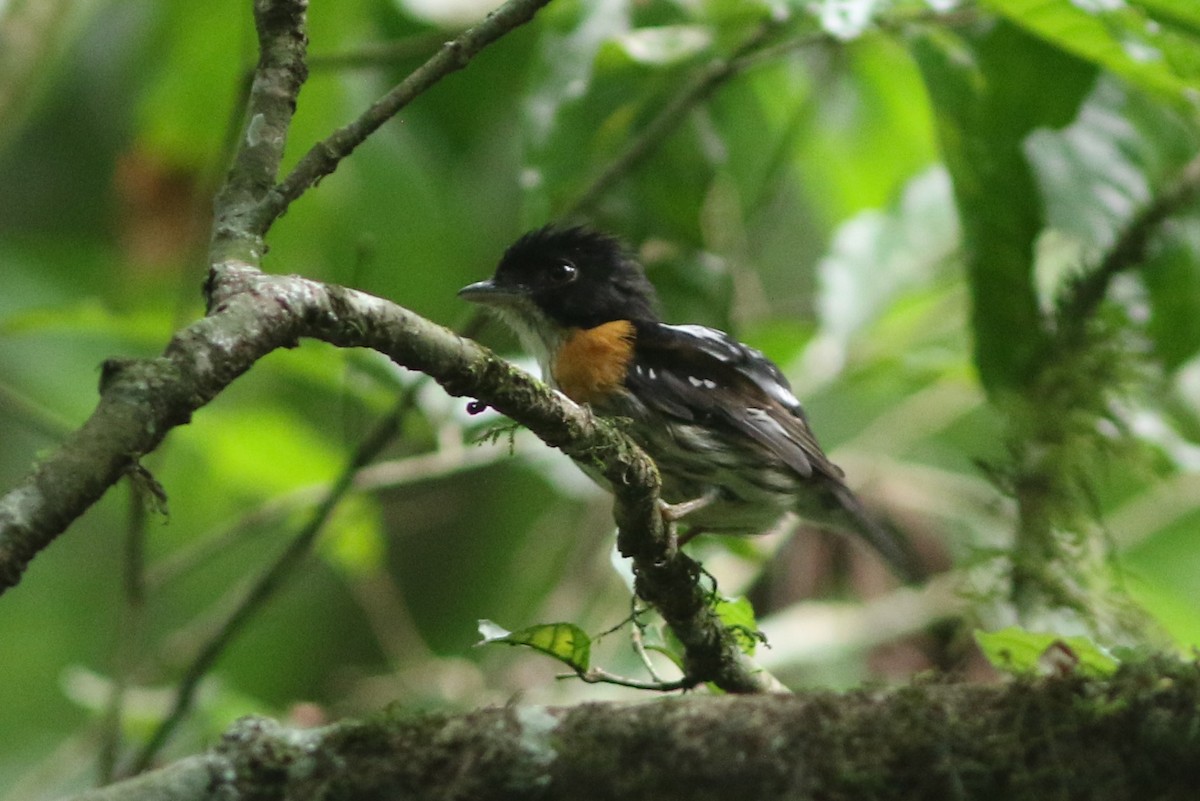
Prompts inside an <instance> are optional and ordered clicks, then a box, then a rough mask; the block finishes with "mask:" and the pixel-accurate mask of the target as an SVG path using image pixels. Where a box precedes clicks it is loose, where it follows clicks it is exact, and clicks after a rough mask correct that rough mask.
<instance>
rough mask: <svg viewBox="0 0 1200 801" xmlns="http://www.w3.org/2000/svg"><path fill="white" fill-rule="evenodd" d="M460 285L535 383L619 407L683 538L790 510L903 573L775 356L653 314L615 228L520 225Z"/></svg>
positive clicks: (756, 529)
mask: <svg viewBox="0 0 1200 801" xmlns="http://www.w3.org/2000/svg"><path fill="white" fill-rule="evenodd" d="M459 295H460V296H461V297H463V298H464V299H466V300H469V301H472V302H475V303H482V304H486V305H487V306H489V307H490V308H491V309H493V310H494V311H495V312H496V313H497V314H498V315H499V316H500V318H501V319H502V320H503V321H504V322H505V323H507V324H508V325H509V326H510V327H511V328H512V329H513V330H514V331H515V332H516V334H517V336H518V337H519V338H520V340H521V343H522V345H523V346H524V347H525V348H526V349H528V350H529V351H530V352H531V353H532V354H533V355H534V356H535V357H536V358H537V360H538V363H539V364H540V366H541V369H542V376H543V378H544V379H545V380H546V381H547V383H549V384H550V385H551V386H553V387H554V388H556V389H558V390H559V391H561V392H562V393H563V394H564V395H566V396H567V397H569V398H570V399H571V400H573V401H575V402H576V403H579V404H587V405H588V406H590V407H591V409H592V411H593V412H594V413H596V414H597V415H599V416H601V417H605V418H616V419H620V420H621V422H622V423H623V424H624V425H625V427H626V431H627V433H628V434H629V435H630V436H631V437H632V438H633V439H634V440H635V441H636V442H637V443H638V444H639V445H641V447H642V448H643V449H644V450H645V451H646V453H647V454H649V455H650V457H651V458H652V459H653V460H654V462H655V464H657V466H658V470H659V474H660V476H661V478H662V497H663V500H665V501H666V502H667V503H668V504H670V505H672V507H673V508H674V510H675V512H676V516H682V518H683V521H684V522H685V523H687V524H690V526H691V529H690V530H689V532H688V536H689V537H690V536H692V535H694V534H695V533H699V532H712V533H718V534H756V533H760V532H763V531H765V530H767V529H769V528H770V527H771V526H772V525H773V524H775V523H776V522H778V521H779V520H780V518H781V517H782V516H783V515H784V514H786V513H787V512H789V511H794V512H796V513H798V514H799V515H800V517H802V518H804V519H807V520H810V521H812V522H814V523H817V524H822V525H830V526H833V527H835V528H839V529H843V530H847V529H848V530H850V531H853V532H856V533H858V534H860V535H861V536H862V537H863V538H864V539H865V540H866V541H867V542H868V543H869V544H870V545H872V546H873V547H874V548H875V549H876V550H877V551H878V552H879V553H880V554H881V555H882V556H883V557H884V558H885V559H887V561H888V562H889V563H890V564H891V565H892V567H893V568H894V569H895V570H896V571H897V572H898V573H900V574H901V575H903V576H904V577H906V578H909V577H913V576H915V575H916V570H915V569H914V565H913V560H912V557H911V554H910V551H909V550H908V547H907V542H906V541H904V540H903V539H902V538H900V537H899V536H898V535H897V534H895V533H894V532H892V531H890V530H888V529H887V528H885V527H883V526H882V525H880V524H879V523H878V522H876V521H875V520H873V519H872V518H871V517H870V516H869V515H868V514H867V513H866V511H865V510H864V509H863V506H862V504H861V503H860V502H859V500H858V498H856V497H855V495H854V493H852V492H851V491H850V489H849V488H848V487H847V486H846V484H845V482H844V481H843V480H842V475H843V473H842V471H841V469H840V468H838V467H837V465H835V464H833V462H831V461H830V460H829V458H828V457H827V456H826V455H825V453H824V451H822V450H821V446H820V445H819V444H818V443H817V439H816V437H815V436H814V435H813V432H812V430H811V429H810V428H809V424H808V420H807V418H806V417H805V414H804V410H803V408H802V407H801V406H800V402H799V401H798V400H796V397H795V395H793V394H792V391H791V387H790V386H789V384H788V381H787V379H786V378H784V376H783V373H782V372H781V371H780V370H779V368H778V367H777V366H776V365H775V364H774V363H773V362H771V361H770V360H769V359H768V358H767V357H766V356H764V355H763V354H762V353H760V352H759V351H757V350H755V349H754V348H751V347H749V346H747V345H744V344H742V343H741V342H738V341H737V340H735V339H733V338H732V337H730V336H729V335H728V334H726V333H724V332H722V331H718V330H716V329H713V328H706V327H704V326H700V325H668V324H667V323H664V322H663V321H662V320H661V319H660V318H659V315H658V312H657V311H656V296H655V292H654V287H653V286H652V285H651V284H650V282H649V280H647V278H646V275H645V273H644V271H643V269H642V266H641V265H640V264H639V263H638V261H637V259H636V258H635V256H634V255H633V253H632V252H631V251H630V250H629V249H628V248H627V247H626V246H625V245H623V244H622V243H621V242H620V241H619V240H618V239H616V238H614V237H612V236H609V235H607V234H604V233H600V232H597V231H594V230H591V229H589V228H584V227H554V226H547V227H545V228H542V229H539V230H536V231H531V232H530V233H528V234H526V235H524V236H523V237H521V238H520V239H518V240H517V241H516V242H515V243H514V244H513V245H511V246H510V247H509V248H508V250H507V251H505V253H504V256H503V258H502V259H501V260H500V264H499V266H498V267H497V268H496V273H495V275H494V276H493V277H492V278H490V279H488V280H486V281H480V282H478V283H474V284H471V285H470V286H467V287H464V288H463V289H462V290H460V291H459ZM672 507H669V508H672Z"/></svg>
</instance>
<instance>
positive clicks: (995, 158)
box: [914, 22, 1095, 394]
mask: <svg viewBox="0 0 1200 801" xmlns="http://www.w3.org/2000/svg"><path fill="white" fill-rule="evenodd" d="M914 52H915V54H916V57H917V62H918V64H919V65H920V68H921V72H922V74H923V75H924V78H925V83H926V86H927V87H928V91H929V94H930V97H931V98H932V100H933V106H934V112H935V116H936V119H937V124H938V133H939V138H940V141H941V146H942V150H943V153H944V155H945V159H946V164H947V166H948V167H949V168H950V176H951V179H952V181H953V183H954V194H955V198H956V202H957V204H958V210H959V217H960V221H961V224H962V230H963V240H964V245H965V249H966V253H965V256H966V265H967V271H968V278H969V283H970V290H971V299H972V326H973V329H974V334H975V361H976V366H977V368H978V369H979V372H980V376H981V378H982V380H983V383H984V386H985V387H986V388H987V390H988V391H989V393H991V394H996V393H998V392H1003V391H1004V390H1007V389H1012V388H1016V387H1019V386H1020V385H1021V384H1022V383H1023V382H1024V381H1025V380H1026V379H1027V378H1028V377H1029V376H1031V375H1032V374H1033V370H1032V367H1033V365H1034V364H1035V362H1036V360H1037V358H1038V356H1039V353H1040V351H1041V350H1042V346H1043V343H1044V340H1045V333H1044V331H1043V330H1042V323H1041V315H1040V312H1039V306H1038V298H1037V292H1036V289H1035V282H1034V273H1033V253H1034V243H1035V241H1036V238H1037V236H1038V234H1039V232H1040V231H1041V230H1042V227H1043V209H1042V202H1041V198H1040V196H1039V193H1038V187H1037V184H1036V182H1035V181H1034V177H1033V173H1032V171H1031V169H1030V166H1029V163H1028V161H1027V160H1026V158H1025V154H1024V152H1023V148H1022V144H1023V142H1024V140H1025V138H1026V137H1027V136H1028V135H1029V133H1030V132H1032V131H1033V130H1035V129H1036V128H1040V127H1047V126H1048V127H1053V128H1057V127H1061V126H1063V125H1065V124H1067V123H1068V122H1070V121H1071V119H1072V118H1074V116H1075V114H1076V111H1077V109H1078V107H1079V104H1080V102H1081V101H1082V100H1083V98H1084V96H1085V93H1086V91H1087V89H1088V88H1089V87H1090V85H1091V83H1092V81H1093V79H1094V77H1095V68H1094V67H1092V66H1091V65H1089V64H1087V63H1085V62H1083V61H1080V60H1079V59H1077V58H1074V57H1073V56H1070V55H1068V54H1066V53H1064V52H1063V51H1061V50H1059V49H1057V48H1054V47H1051V46H1050V45H1047V44H1045V43H1044V42H1042V41H1041V40H1039V39H1036V38H1034V37H1032V36H1030V35H1029V34H1026V33H1024V32H1023V31H1022V30H1020V29H1019V28H1016V27H1014V26H1012V25H1009V24H1006V23H1004V22H1000V23H998V24H996V25H995V26H993V27H991V28H990V29H989V30H987V31H985V32H973V33H968V34H964V35H963V36H962V37H952V36H951V35H949V34H939V33H937V32H931V33H927V34H925V35H923V36H922V37H921V38H919V39H917V40H916V41H915V43H914ZM1049 76H1053V80H1049V79H1048V77H1049ZM1033 87H1036V91H1033Z"/></svg>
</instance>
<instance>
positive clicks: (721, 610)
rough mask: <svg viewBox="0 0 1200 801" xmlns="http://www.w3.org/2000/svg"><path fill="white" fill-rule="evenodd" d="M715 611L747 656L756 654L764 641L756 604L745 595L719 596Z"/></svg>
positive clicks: (714, 607) (714, 606) (714, 605)
mask: <svg viewBox="0 0 1200 801" xmlns="http://www.w3.org/2000/svg"><path fill="white" fill-rule="evenodd" d="M713 611H714V612H716V613H717V617H719V618H720V619H721V622H722V623H724V624H725V627H726V628H728V629H729V630H730V631H732V632H733V637H734V639H735V640H737V644H738V648H740V649H741V651H742V653H744V654H746V655H747V656H754V650H755V648H757V647H758V644H759V643H760V642H763V641H764V638H763V635H762V632H760V631H759V630H758V620H757V618H755V616H754V606H753V604H751V603H750V599H749V598H746V597H745V596H741V597H738V598H724V597H722V598H719V599H718V600H717V602H716V603H715V604H713Z"/></svg>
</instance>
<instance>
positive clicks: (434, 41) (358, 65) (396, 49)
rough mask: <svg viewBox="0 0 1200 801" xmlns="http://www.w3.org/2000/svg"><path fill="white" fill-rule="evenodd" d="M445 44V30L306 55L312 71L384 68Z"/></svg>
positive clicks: (423, 54) (422, 54)
mask: <svg viewBox="0 0 1200 801" xmlns="http://www.w3.org/2000/svg"><path fill="white" fill-rule="evenodd" d="M445 43H446V32H445V31H432V32H430V33H420V34H416V35H414V36H406V37H405V38H403V39H397V40H396V41H394V42H380V43H377V44H365V45H359V46H358V47H355V48H354V49H353V50H345V51H340V52H332V53H314V54H312V55H311V56H309V58H308V68H309V69H311V70H320V69H327V70H346V69H350V70H352V69H367V68H374V67H387V66H391V65H394V64H395V63H396V62H397V61H403V60H405V59H409V58H416V57H417V56H427V55H428V54H429V53H430V52H432V51H434V50H436V49H437V48H438V47H440V46H442V45H443V44H445Z"/></svg>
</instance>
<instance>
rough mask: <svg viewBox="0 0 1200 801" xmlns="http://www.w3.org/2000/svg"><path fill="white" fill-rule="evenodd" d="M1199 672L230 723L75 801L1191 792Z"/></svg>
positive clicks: (1198, 744) (832, 800) (831, 799)
mask: <svg viewBox="0 0 1200 801" xmlns="http://www.w3.org/2000/svg"><path fill="white" fill-rule="evenodd" d="M1198 710H1200V669H1197V666H1196V665H1195V664H1182V663H1162V664H1155V663H1151V664H1142V665H1134V666H1127V667H1125V668H1123V669H1122V670H1121V671H1120V672H1118V673H1117V675H1116V676H1115V677H1113V678H1112V679H1108V680H1104V681H1093V680H1085V679H1082V678H1079V677H1075V676H1068V677H1058V678H1049V679H1028V680H1021V681H1017V682H1012V683H1008V684H992V685H968V684H939V683H932V682H929V683H925V684H919V685H914V686H909V687H904V688H900V689H896V690H890V691H882V690H862V691H858V692H854V693H849V694H845V695H839V694H836V693H831V692H814V693H806V694H803V695H798V696H792V697H783V698H780V697H761V696H760V697H729V696H726V697H721V698H711V697H703V696H696V697H691V698H675V699H665V700H659V701H656V702H654V703H648V704H640V705H628V704H585V705H579V706H574V707H567V708H563V707H539V706H534V707H529V706H519V705H508V706H504V707H496V708H492V709H484V710H479V711H475V712H471V713H469V714H465V715H460V716H433V715H430V716H413V715H407V714H391V715H382V716H380V717H378V718H376V719H374V720H367V721H347V722H344V723H340V724H337V725H334V726H329V727H327V728H323V729H310V730H300V731H298V730H293V729H285V728H283V727H282V726H280V725H279V724H277V723H274V722H273V721H269V720H264V719H261V718H245V719H243V720H241V721H239V722H238V723H237V724H235V725H234V726H233V728H232V729H230V731H229V732H228V733H227V734H226V735H225V739H224V742H223V743H222V744H221V745H220V746H219V747H217V748H216V749H214V750H212V751H211V752H209V753H207V754H205V755H202V756H194V757H190V758H188V759H184V760H181V761H180V762H177V763H175V764H173V765H169V766H167V767H165V768H163V769H161V770H159V771H156V772H154V773H149V774H145V775H143V776H141V777H138V778H136V779H133V780H131V781H128V782H122V783H119V784H116V785H112V786H110V787H107V788H103V789H100V790H94V791H91V792H88V793H84V794H83V795H81V796H77V798H76V801H130V799H138V798H155V799H164V798H166V799H172V800H173V801H201V799H224V798H278V799H307V800H308V801H320V799H335V798H470V799H476V800H477V801H487V800H488V799H541V798H581V799H592V798H623V799H641V798H646V799H661V798H669V799H670V798H688V799H718V798H753V799H757V800H758V801H772V800H773V799H813V798H820V799H828V801H841V800H842V799H846V800H847V801H849V800H850V799H853V800H854V801H859V800H860V799H864V798H871V799H876V801H886V799H913V798H924V799H967V798H970V799H1044V798H1091V799H1114V800H1115V799H1128V798H1191V797H1193V796H1194V795H1195V777H1194V773H1195V767H1194V766H1195V763H1196V760H1197V758H1198V756H1200V737H1198V735H1197V732H1198V731H1200V712H1198Z"/></svg>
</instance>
